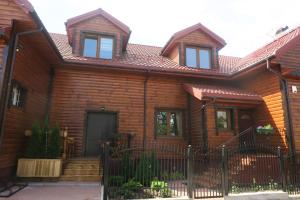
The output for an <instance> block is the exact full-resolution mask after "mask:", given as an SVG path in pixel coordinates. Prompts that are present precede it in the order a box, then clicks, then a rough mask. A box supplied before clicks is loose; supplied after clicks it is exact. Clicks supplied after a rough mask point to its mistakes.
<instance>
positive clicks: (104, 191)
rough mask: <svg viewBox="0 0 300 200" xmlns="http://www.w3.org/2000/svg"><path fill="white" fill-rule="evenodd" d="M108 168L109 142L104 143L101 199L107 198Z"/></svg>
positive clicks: (105, 199)
mask: <svg viewBox="0 0 300 200" xmlns="http://www.w3.org/2000/svg"><path fill="white" fill-rule="evenodd" d="M108 168H109V144H108V143H105V144H104V169H103V171H104V174H103V182H104V183H103V185H104V190H103V200H107V199H108V198H107V197H108V192H107V189H108Z"/></svg>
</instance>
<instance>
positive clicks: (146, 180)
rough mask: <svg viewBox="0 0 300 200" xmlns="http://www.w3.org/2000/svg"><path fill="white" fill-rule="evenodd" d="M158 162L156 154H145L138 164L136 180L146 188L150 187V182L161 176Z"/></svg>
mask: <svg viewBox="0 0 300 200" xmlns="http://www.w3.org/2000/svg"><path fill="white" fill-rule="evenodd" d="M158 164H159V163H158V160H157V158H156V154H155V153H154V152H152V153H151V154H150V155H149V154H147V153H143V154H142V156H141V159H140V161H139V163H138V166H137V169H136V173H135V179H136V180H137V181H139V182H140V183H142V184H143V185H145V186H150V182H151V181H152V180H153V179H154V177H156V176H157V175H158V174H159V167H158Z"/></svg>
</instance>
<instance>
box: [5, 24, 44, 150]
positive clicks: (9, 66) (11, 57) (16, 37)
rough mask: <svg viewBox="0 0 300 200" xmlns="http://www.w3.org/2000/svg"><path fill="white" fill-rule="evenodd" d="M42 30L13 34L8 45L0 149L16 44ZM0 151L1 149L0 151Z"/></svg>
mask: <svg viewBox="0 0 300 200" xmlns="http://www.w3.org/2000/svg"><path fill="white" fill-rule="evenodd" d="M43 30H44V28H43V27H41V28H39V29H36V30H30V31H24V32H19V33H15V34H14V35H13V37H12V39H11V41H12V43H10V45H9V55H8V58H9V60H7V62H6V68H7V70H8V79H7V83H8V84H7V86H6V93H5V94H4V95H5V96H4V97H3V99H4V103H3V104H4V106H3V112H2V116H0V117H2V119H0V120H1V121H0V124H1V127H0V136H1V137H0V147H1V144H2V141H3V139H2V138H3V136H4V122H5V120H6V111H7V106H8V101H9V96H10V91H11V80H12V77H13V72H14V66H15V61H16V52H17V50H16V49H17V47H18V43H19V39H20V37H21V36H24V35H30V34H34V33H39V32H42V31H43ZM0 150H1V149H0Z"/></svg>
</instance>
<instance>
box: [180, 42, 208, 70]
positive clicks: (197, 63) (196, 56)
mask: <svg viewBox="0 0 300 200" xmlns="http://www.w3.org/2000/svg"><path fill="white" fill-rule="evenodd" d="M211 60H212V57H211V49H210V48H203V47H186V49H185V63H186V65H187V66H189V67H194V68H202V69H210V68H211Z"/></svg>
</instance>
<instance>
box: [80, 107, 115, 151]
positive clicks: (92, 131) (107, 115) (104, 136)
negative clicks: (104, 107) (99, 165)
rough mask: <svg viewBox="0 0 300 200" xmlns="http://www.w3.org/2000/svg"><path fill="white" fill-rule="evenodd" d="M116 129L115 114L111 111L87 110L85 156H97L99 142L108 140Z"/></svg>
mask: <svg viewBox="0 0 300 200" xmlns="http://www.w3.org/2000/svg"><path fill="white" fill-rule="evenodd" d="M116 131H117V114H116V113H113V112H88V113H87V127H86V143H85V156H99V155H100V142H101V141H106V140H109V139H110V138H112V137H113V135H114V134H116Z"/></svg>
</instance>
